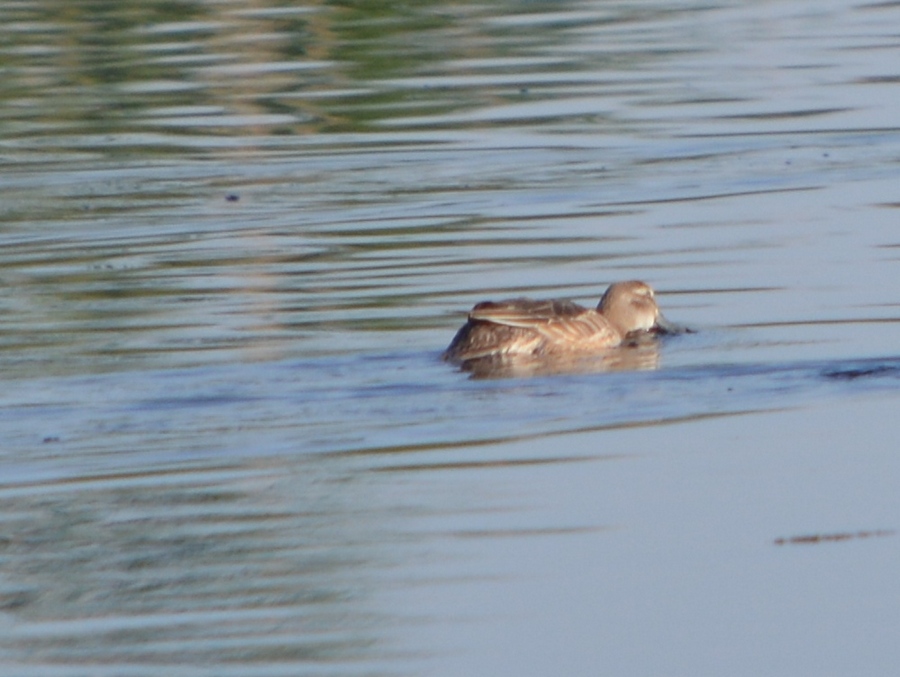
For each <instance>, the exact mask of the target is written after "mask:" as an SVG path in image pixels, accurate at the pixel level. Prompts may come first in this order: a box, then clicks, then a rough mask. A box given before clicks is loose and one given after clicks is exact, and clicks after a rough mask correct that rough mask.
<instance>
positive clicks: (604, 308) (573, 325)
mask: <svg viewBox="0 0 900 677" xmlns="http://www.w3.org/2000/svg"><path fill="white" fill-rule="evenodd" d="M669 327H670V325H669V323H668V322H667V321H666V319H665V318H664V317H663V316H662V313H660V312H659V308H658V307H657V305H656V299H655V298H654V294H653V289H651V288H650V286H649V285H648V284H646V283H644V282H640V281H637V280H631V281H628V282H616V283H615V284H613V285H611V286H610V287H609V289H607V290H606V293H605V294H604V295H603V298H601V299H600V304H599V305H598V306H597V309H596V310H594V309H592V308H585V307H583V306H580V305H578V304H577V303H572V302H571V301H561V300H547V301H535V300H532V299H526V298H519V299H509V300H505V301H496V302H494V301H484V302H482V303H479V304H478V305H476V306H475V307H474V308H473V309H472V311H471V312H470V313H469V319H468V321H467V322H466V323H465V324H464V325H463V327H462V328H461V329H460V330H459V331H458V332H457V333H456V336H455V337H454V338H453V341H451V343H450V345H449V346H448V348H447V350H446V351H444V359H445V360H449V361H451V362H456V363H465V362H469V361H471V360H480V359H482V358H490V357H504V356H510V357H515V356H523V357H525V356H530V357H541V356H548V357H550V356H570V355H571V356H576V355H585V356H587V355H595V354H601V353H603V351H606V350H607V349H609V348H615V347H616V346H619V345H621V344H622V343H623V342H624V341H626V340H627V339H629V338H630V337H633V336H637V335H639V334H642V333H653V332H664V331H667V330H668V328H669Z"/></svg>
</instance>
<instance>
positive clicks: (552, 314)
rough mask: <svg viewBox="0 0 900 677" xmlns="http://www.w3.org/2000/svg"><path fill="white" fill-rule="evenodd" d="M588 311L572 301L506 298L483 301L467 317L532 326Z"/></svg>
mask: <svg viewBox="0 0 900 677" xmlns="http://www.w3.org/2000/svg"><path fill="white" fill-rule="evenodd" d="M586 312H588V309H587V308H585V307H584V306H580V305H578V304H577V303H572V301H560V300H556V299H550V300H547V301H535V300H533V299H506V300H505V301H483V302H482V303H479V304H478V305H477V306H475V307H474V308H472V311H471V312H470V313H469V319H472V320H481V321H483V322H494V323H495V324H505V325H507V326H510V327H529V328H531V327H534V326H535V325H541V324H546V323H548V322H552V321H554V320H559V319H562V318H573V317H578V316H579V315H581V314H583V313H586Z"/></svg>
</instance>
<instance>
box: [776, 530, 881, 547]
mask: <svg viewBox="0 0 900 677" xmlns="http://www.w3.org/2000/svg"><path fill="white" fill-rule="evenodd" d="M895 533H896V532H895V531H894V530H892V529H876V530H874V531H856V532H850V531H847V532H838V533H834V534H806V535H803V536H790V537H788V538H776V539H775V541H774V543H775V545H814V544H816V543H836V542H838V541H850V540H854V539H860V538H883V537H885V536H893V535H894V534H895Z"/></svg>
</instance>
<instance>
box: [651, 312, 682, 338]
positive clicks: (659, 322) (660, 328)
mask: <svg viewBox="0 0 900 677" xmlns="http://www.w3.org/2000/svg"><path fill="white" fill-rule="evenodd" d="M681 331H683V329H682V328H681V327H679V326H678V325H677V324H674V323H673V322H669V321H668V320H667V319H666V318H665V316H664V315H663V314H662V313H660V314H659V315H657V316H656V322H654V323H653V326H652V327H651V328H650V333H651V334H678V333H680V332H681Z"/></svg>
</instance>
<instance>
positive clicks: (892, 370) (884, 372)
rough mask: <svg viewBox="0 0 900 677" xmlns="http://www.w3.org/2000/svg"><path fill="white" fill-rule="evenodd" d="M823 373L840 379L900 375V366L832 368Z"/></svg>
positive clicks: (851, 379)
mask: <svg viewBox="0 0 900 677" xmlns="http://www.w3.org/2000/svg"><path fill="white" fill-rule="evenodd" d="M823 375H824V376H825V378H832V379H836V380H839V381H854V380H856V379H858V378H868V377H870V376H896V375H900V367H898V366H897V365H890V364H881V365H875V366H872V367H861V368H858V369H832V370H829V371H826V372H824V374H823Z"/></svg>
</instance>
